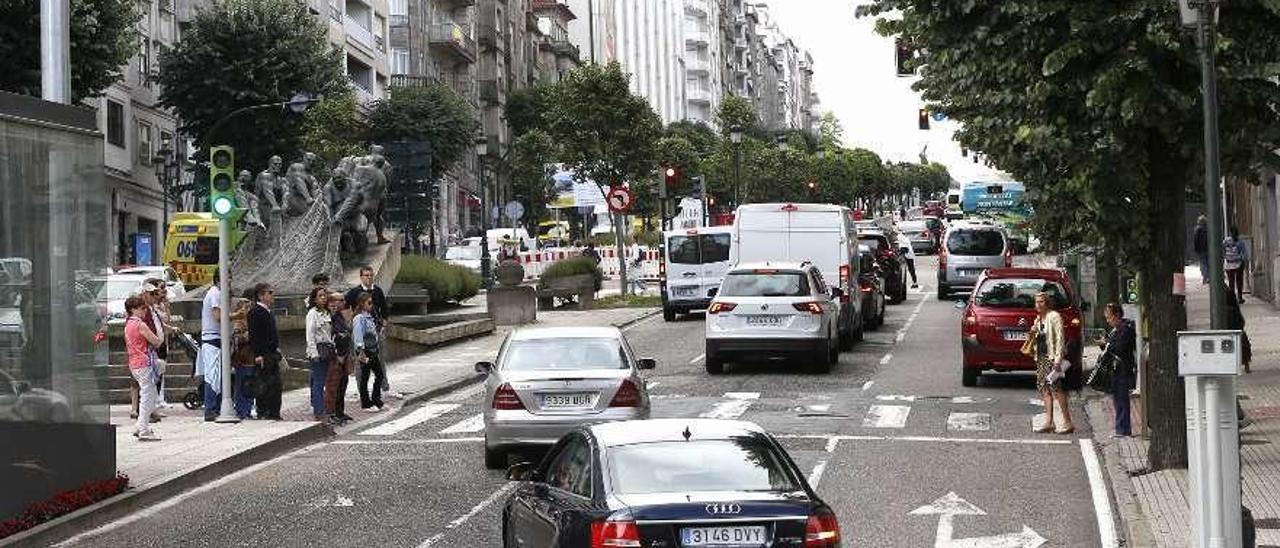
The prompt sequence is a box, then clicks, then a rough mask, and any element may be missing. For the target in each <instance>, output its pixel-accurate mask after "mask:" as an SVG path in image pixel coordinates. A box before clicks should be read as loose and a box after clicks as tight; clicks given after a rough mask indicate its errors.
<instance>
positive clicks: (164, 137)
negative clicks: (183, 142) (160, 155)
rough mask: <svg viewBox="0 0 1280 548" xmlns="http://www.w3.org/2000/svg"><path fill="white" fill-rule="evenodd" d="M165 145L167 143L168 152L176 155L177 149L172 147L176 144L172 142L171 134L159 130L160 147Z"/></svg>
mask: <svg viewBox="0 0 1280 548" xmlns="http://www.w3.org/2000/svg"><path fill="white" fill-rule="evenodd" d="M165 145H168V147H169V153H170V154H172V155H173V157H175V158H176V157H177V156H178V151H177V150H175V149H174V147H175V146H176V144H175V143H174V142H173V134H172V133H169V132H168V131H161V132H160V148H164V147H165Z"/></svg>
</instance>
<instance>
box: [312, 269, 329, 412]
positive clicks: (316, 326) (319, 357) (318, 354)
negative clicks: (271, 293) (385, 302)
mask: <svg viewBox="0 0 1280 548" xmlns="http://www.w3.org/2000/svg"><path fill="white" fill-rule="evenodd" d="M307 303H309V304H310V305H311V309H310V310H308V311H307V359H308V360H310V362H311V415H312V417H313V418H315V419H316V420H318V421H322V420H324V419H325V405H324V382H325V377H326V376H327V375H328V374H329V364H330V363H331V362H333V358H334V355H333V354H334V352H333V330H332V327H331V324H332V322H333V318H332V316H330V314H329V293H328V291H326V290H325V288H323V287H315V288H312V290H311V294H310V295H308V296H307Z"/></svg>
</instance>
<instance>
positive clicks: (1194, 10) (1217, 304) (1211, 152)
mask: <svg viewBox="0 0 1280 548" xmlns="http://www.w3.org/2000/svg"><path fill="white" fill-rule="evenodd" d="M1177 2H1178V12H1179V14H1180V16H1181V19H1182V25H1183V26H1184V27H1188V28H1192V29H1195V31H1196V53H1197V54H1198V55H1199V57H1200V78H1201V87H1200V89H1201V92H1202V93H1203V94H1204V99H1203V100H1202V101H1201V103H1203V104H1204V196H1205V209H1207V210H1208V211H1206V214H1207V215H1206V216H1207V217H1208V220H1209V272H1208V275H1209V288H1210V289H1209V322H1210V326H1211V328H1212V329H1226V328H1227V323H1226V322H1227V308H1226V303H1225V302H1223V300H1222V291H1221V289H1222V284H1223V273H1222V233H1223V219H1222V217H1223V213H1222V195H1221V193H1220V191H1219V181H1220V180H1221V178H1222V175H1221V168H1220V166H1219V159H1220V154H1221V153H1220V152H1219V146H1218V76H1217V67H1216V66H1215V65H1216V60H1215V50H1216V48H1217V31H1216V29H1215V28H1214V27H1215V25H1217V23H1218V4H1219V1H1218V0H1177Z"/></svg>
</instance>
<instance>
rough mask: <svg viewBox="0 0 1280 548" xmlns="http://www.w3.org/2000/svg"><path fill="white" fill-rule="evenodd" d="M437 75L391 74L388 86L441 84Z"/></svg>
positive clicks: (403, 86) (416, 86)
mask: <svg viewBox="0 0 1280 548" xmlns="http://www.w3.org/2000/svg"><path fill="white" fill-rule="evenodd" d="M443 83H444V80H441V79H440V78H439V77H438V76H414V75H409V74H392V75H391V79H390V80H389V81H388V84H387V85H388V86H390V87H393V88H420V87H425V86H430V85H437V84H443Z"/></svg>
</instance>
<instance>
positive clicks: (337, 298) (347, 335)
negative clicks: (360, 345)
mask: <svg viewBox="0 0 1280 548" xmlns="http://www.w3.org/2000/svg"><path fill="white" fill-rule="evenodd" d="M346 304H347V303H346V301H345V300H344V299H343V297H342V293H338V292H334V293H330V294H329V314H330V318H331V320H330V326H331V327H332V330H333V350H334V360H333V362H332V363H330V365H329V374H328V375H327V376H326V377H325V381H324V407H325V411H326V412H327V413H329V422H330V423H331V424H333V425H335V426H339V425H342V424H346V423H347V422H350V421H351V420H352V419H351V416H350V415H347V412H346V399H347V382H348V379H350V378H351V374H352V373H354V372H355V371H354V370H353V368H352V365H351V309H349V308H347V306H346Z"/></svg>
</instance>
